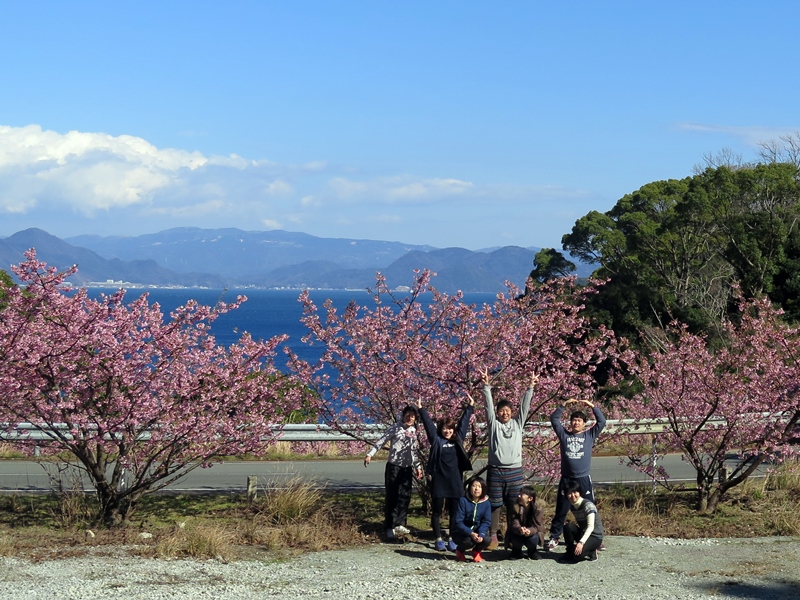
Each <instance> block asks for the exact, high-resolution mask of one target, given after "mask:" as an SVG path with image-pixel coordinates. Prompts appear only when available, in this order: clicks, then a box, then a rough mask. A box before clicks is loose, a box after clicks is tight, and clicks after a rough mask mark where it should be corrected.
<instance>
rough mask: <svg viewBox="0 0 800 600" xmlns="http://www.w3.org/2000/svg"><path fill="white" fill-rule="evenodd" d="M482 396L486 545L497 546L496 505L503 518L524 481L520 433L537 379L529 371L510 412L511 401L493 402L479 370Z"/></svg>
mask: <svg viewBox="0 0 800 600" xmlns="http://www.w3.org/2000/svg"><path fill="white" fill-rule="evenodd" d="M481 376H482V380H483V397H484V400H485V404H486V424H487V429H488V437H489V459H488V463H489V465H488V468H489V470H488V477H487V479H488V480H489V499H490V502H491V503H492V526H491V529H490V532H489V534H490V536H491V543H490V544H489V547H488V549H489V550H494V549H495V548H497V545H498V541H497V530H498V529H499V528H500V509H501V508H502V507H503V505H505V507H506V511H507V522H508V521H510V520H511V512H512V511H513V510H514V506H515V505H516V503H517V497H518V496H519V491H520V489H521V488H522V485H523V483H524V473H523V471H522V435H523V433H524V428H525V421H526V420H527V419H528V411H529V410H530V408H531V398H532V397H533V386H534V385H536V382H537V381H538V379H539V376H538V375H537V374H536V373H531V379H530V383H529V385H528V389H527V391H526V392H525V395H524V396H523V397H522V401H521V402H520V406H519V412H518V413H517V415H516V417H514V416H513V410H512V408H511V402H509V401H508V400H501V401H500V402H498V403H497V406H495V405H494V402H493V398H492V385H491V381H490V379H489V370H488V369H484V370H483V371H482V372H481Z"/></svg>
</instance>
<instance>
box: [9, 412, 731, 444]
mask: <svg viewBox="0 0 800 600" xmlns="http://www.w3.org/2000/svg"><path fill="white" fill-rule="evenodd" d="M720 425H725V421H724V420H722V419H717V420H710V421H708V422H707V423H706V426H705V427H712V426H713V427H718V426H720ZM485 426H486V425H485V423H479V424H478V428H484V427H485ZM668 429H669V422H668V421H667V419H663V418H662V419H642V420H635V419H610V420H608V421H607V422H606V428H605V430H604V431H605V433H619V434H622V433H624V434H629V435H643V434H654V433H663V432H664V431H666V430H668ZM48 430H50V431H52V432H53V433H55V432H56V431H62V432H65V431H66V432H68V430H69V428H68V427H67V425H66V424H63V423H59V424H56V425H55V426H54V427H52V428H43V427H38V426H36V425H34V424H32V423H18V424H17V425H13V426H12V425H8V424H6V425H2V424H0V440H4V441H11V442H13V441H42V442H46V441H51V440H52V436H53V433H48ZM385 430H386V425H359V426H355V425H354V426H343V427H340V428H334V427H331V426H330V425H322V424H314V423H301V424H291V425H283V426H282V427H281V426H275V427H274V432H275V435H276V438H277V439H279V440H280V441H284V442H352V441H356V440H377V439H378V438H379V437H380V436H381V434H382V433H383V432H384V431H385ZM348 432H350V433H348ZM553 435H554V433H553V429H552V427H551V426H550V423H549V422H541V421H540V422H534V423H528V424H527V425H526V427H525V436H526V437H551V436H553ZM65 437H67V438H69V437H70V435H69V433H67V434H66V436H65ZM149 438H150V434H149V432H146V431H145V432H142V434H141V436H140V439H141V440H147V439H149Z"/></svg>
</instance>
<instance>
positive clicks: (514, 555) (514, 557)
mask: <svg viewBox="0 0 800 600" xmlns="http://www.w3.org/2000/svg"><path fill="white" fill-rule="evenodd" d="M508 558H509V559H511V560H519V559H520V558H522V548H518V549H516V550H512V551H511V554H510V555H509V556H508Z"/></svg>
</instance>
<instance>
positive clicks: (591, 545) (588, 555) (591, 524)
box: [563, 481, 603, 562]
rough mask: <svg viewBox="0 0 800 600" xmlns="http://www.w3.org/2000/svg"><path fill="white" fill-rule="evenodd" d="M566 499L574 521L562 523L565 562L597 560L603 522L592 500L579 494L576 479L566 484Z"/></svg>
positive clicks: (601, 539)
mask: <svg viewBox="0 0 800 600" xmlns="http://www.w3.org/2000/svg"><path fill="white" fill-rule="evenodd" d="M567 500H569V503H570V507H569V510H570V512H571V513H572V514H573V515H574V517H575V521H576V523H567V524H566V525H564V541H565V542H566V545H567V551H566V552H565V553H564V559H563V560H564V561H565V562H578V561H580V560H583V559H585V560H597V549H598V548H599V547H600V544H602V543H603V522H602V521H601V520H600V513H598V512H597V507H596V506H595V505H594V502H592V501H591V500H587V499H586V498H584V497H582V496H581V486H580V483H579V482H577V481H570V482H569V484H568V485H567Z"/></svg>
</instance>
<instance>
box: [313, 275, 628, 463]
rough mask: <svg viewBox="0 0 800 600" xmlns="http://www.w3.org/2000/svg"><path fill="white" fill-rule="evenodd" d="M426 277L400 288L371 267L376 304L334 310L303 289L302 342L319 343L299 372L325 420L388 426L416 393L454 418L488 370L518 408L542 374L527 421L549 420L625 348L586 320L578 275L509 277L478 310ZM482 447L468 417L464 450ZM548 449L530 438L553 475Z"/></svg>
mask: <svg viewBox="0 0 800 600" xmlns="http://www.w3.org/2000/svg"><path fill="white" fill-rule="evenodd" d="M431 276H432V274H431V273H430V272H428V271H422V272H416V275H415V278H414V283H413V287H412V288H411V289H410V291H409V292H408V293H403V294H402V295H401V294H398V293H395V292H392V291H391V290H390V288H389V286H388V285H387V283H386V281H385V279H384V278H383V277H382V276H381V275H380V274H378V277H377V281H376V286H375V288H374V289H373V290H371V293H372V306H361V305H359V304H357V303H355V302H352V303H350V305H349V306H347V308H345V309H344V310H343V311H341V312H340V311H338V310H337V309H336V308H335V307H334V306H333V303H332V302H331V301H327V302H326V303H325V304H324V307H323V310H322V311H320V309H318V307H317V306H316V305H315V304H314V303H313V302H312V301H311V299H310V297H309V296H308V294H303V295H302V296H301V301H302V302H303V304H304V308H305V316H304V318H303V321H304V323H305V325H306V326H307V328H308V330H309V333H308V335H307V336H306V337H305V338H304V340H305V342H306V343H308V344H311V345H314V346H318V347H322V348H324V353H323V355H322V358H321V360H320V361H319V363H317V364H316V365H305V368H306V371H305V372H303V373H302V376H303V378H304V380H305V381H307V382H308V383H309V385H310V386H311V387H312V388H313V389H315V390H316V392H317V393H318V395H319V397H320V407H321V414H322V415H323V417H324V418H325V420H326V421H327V422H328V423H330V424H331V425H333V426H337V427H339V428H341V429H343V430H345V431H349V432H352V433H353V434H354V436H355V437H357V438H358V439H364V437H363V432H362V431H361V430H360V429H359V426H360V425H363V424H365V423H391V422H393V421H394V420H395V419H396V418H397V415H398V413H399V411H400V410H401V409H402V407H403V406H404V405H405V404H407V403H415V402H416V400H417V398H421V399H422V401H423V405H424V406H425V407H426V408H427V409H428V411H429V412H430V413H431V414H432V415H433V416H434V418H435V417H440V416H446V415H452V416H457V415H458V414H460V411H461V410H462V408H461V407H462V403H463V402H464V401H465V399H466V395H467V393H473V395H474V393H475V391H476V390H475V388H476V386H477V385H479V382H480V372H481V370H482V369H483V368H488V369H489V370H490V373H491V377H492V386H493V388H494V397H495V401H497V400H500V399H508V400H510V401H511V402H512V403H513V404H514V406H518V402H519V399H520V398H521V397H522V395H523V393H524V391H525V389H526V388H527V386H528V382H529V381H530V375H531V372H536V373H537V374H539V376H540V379H539V382H538V384H537V387H536V389H535V391H534V399H533V403H532V405H531V410H530V412H529V420H546V415H548V414H549V413H550V412H551V411H552V409H553V408H554V407H555V403H556V402H557V401H561V400H562V399H563V398H567V397H579V398H580V397H583V398H587V397H591V396H593V394H594V393H595V390H596V388H597V381H596V380H595V375H596V370H597V369H598V367H600V366H602V367H603V368H606V367H607V366H608V365H609V364H610V363H611V362H613V359H614V357H615V356H617V354H618V353H619V351H620V349H619V348H620V344H619V343H618V341H617V340H616V338H615V337H614V335H613V332H611V331H608V330H606V329H604V328H600V329H593V328H592V327H591V326H590V324H589V323H588V322H587V321H586V320H585V319H584V318H583V317H582V316H581V314H580V309H581V298H582V294H585V293H591V290H590V289H583V290H579V289H578V288H577V287H576V286H575V281H574V280H573V279H562V280H558V281H552V282H549V283H548V284H546V285H541V286H537V287H535V288H531V289H530V290H528V293H527V294H524V295H523V294H520V290H518V289H516V288H515V287H514V286H513V285H510V284H509V285H508V289H507V290H506V291H505V292H502V293H499V294H498V295H497V297H496V299H495V301H494V302H493V303H487V304H484V305H482V306H475V305H472V304H469V303H467V302H465V301H464V299H463V297H462V295H461V294H460V293H458V294H455V295H447V294H444V293H441V292H438V291H437V290H436V289H435V288H434V287H433V286H432V285H431ZM482 398H483V397H482V395H480V393H478V395H477V396H475V400H476V403H477V406H476V415H477V416H476V418H475V421H484V420H485V417H484V415H483V410H482V408H481V407H482V403H483V400H482ZM422 441H423V444H424V440H422ZM484 444H485V437H484V434H483V432H482V431H480V430H479V429H477V428H476V427H475V424H474V423H473V426H472V429H471V434H470V439H469V440H467V444H466V446H467V448H468V450H470V451H471V452H473V453H474V452H475V451H477V450H478V449H480V448H481V447H483V446H484ZM554 445H555V444H554V442H553V441H552V440H551V441H549V442H545V441H544V439H543V438H532V439H531V440H530V442H529V443H526V453H527V459H528V464H527V467H528V468H529V469H530V470H532V471H533V472H534V474H535V475H537V476H541V477H552V476H554V475H555V474H556V471H557V469H558V461H557V460H556V457H555V455H554V451H555V450H554Z"/></svg>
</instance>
